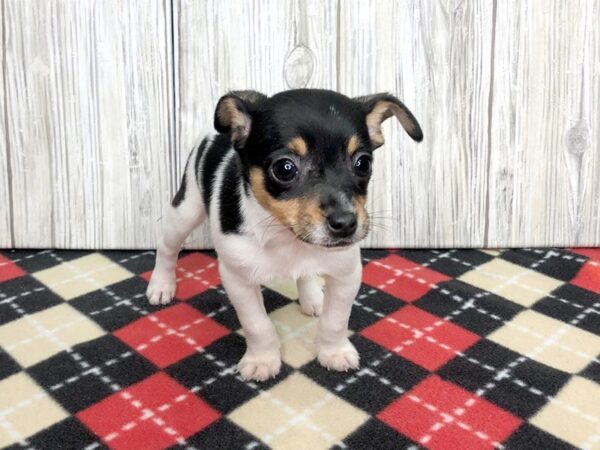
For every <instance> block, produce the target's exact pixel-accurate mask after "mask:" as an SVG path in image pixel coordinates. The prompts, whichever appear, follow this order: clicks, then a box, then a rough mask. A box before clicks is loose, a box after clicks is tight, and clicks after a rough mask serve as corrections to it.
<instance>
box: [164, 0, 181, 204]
mask: <svg viewBox="0 0 600 450" xmlns="http://www.w3.org/2000/svg"><path fill="white" fill-rule="evenodd" d="M175 2H176V0H168V3H170V5H171V7H170V8H169V11H168V17H167V18H166V20H165V24H167V26H168V27H170V28H171V29H170V30H167V38H169V39H167V40H170V45H169V43H168V42H167V49H166V51H167V58H166V63H167V64H170V65H171V67H167V70H169V71H170V73H171V83H170V86H169V88H170V90H171V92H170V94H171V95H170V97H171V98H170V99H169V102H170V103H171V114H169V116H170V117H169V128H170V139H169V145H170V147H171V148H170V149H169V150H168V151H169V154H170V157H169V160H170V161H171V163H172V164H173V166H172V167H171V170H170V171H169V175H170V177H171V179H170V180H169V181H170V183H169V184H170V186H171V192H170V193H169V196H170V197H172V196H173V195H174V193H175V192H176V191H177V187H178V186H177V183H178V180H179V146H178V141H179V140H178V136H177V119H178V117H177V116H178V115H177V103H178V102H177V96H178V82H177V74H178V73H179V71H178V70H177V67H176V66H177V63H178V61H177V48H176V47H177V46H176V31H177V30H175V8H176V4H175ZM169 31H170V36H169ZM169 47H170V48H169Z"/></svg>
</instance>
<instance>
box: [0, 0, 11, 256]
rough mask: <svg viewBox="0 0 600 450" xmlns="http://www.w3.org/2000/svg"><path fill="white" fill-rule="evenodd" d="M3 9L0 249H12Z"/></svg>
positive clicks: (0, 35)
mask: <svg viewBox="0 0 600 450" xmlns="http://www.w3.org/2000/svg"><path fill="white" fill-rule="evenodd" d="M3 19H4V8H3V7H2V5H1V4H0V55H1V56H0V63H1V64H2V66H0V248H2V247H12V224H11V220H10V218H11V209H12V208H11V205H10V201H11V198H10V188H9V183H10V176H9V172H8V159H9V148H8V145H7V143H8V141H7V139H6V129H5V124H6V116H5V115H4V113H5V111H6V103H5V101H4V51H3V48H2V42H3V41H4V29H3V24H4V20H3Z"/></svg>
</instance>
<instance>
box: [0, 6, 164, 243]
mask: <svg viewBox="0 0 600 450" xmlns="http://www.w3.org/2000/svg"><path fill="white" fill-rule="evenodd" d="M2 5H3V10H4V21H3V23H4V27H5V30H4V36H5V39H4V42H3V47H4V92H5V99H4V102H3V105H4V109H5V111H6V114H7V120H6V123H7V129H6V133H7V135H8V140H7V145H6V148H4V149H3V153H7V152H8V156H9V158H7V159H8V162H9V170H10V172H9V173H10V175H11V177H10V183H11V189H12V198H13V201H12V205H10V207H9V213H10V215H11V217H12V223H13V230H12V235H13V237H12V240H11V242H10V245H12V246H14V247H61V248H118V247H147V246H150V245H151V244H152V243H153V242H154V241H155V240H156V229H157V227H156V224H155V221H156V220H157V219H158V218H159V217H160V216H161V214H162V209H163V207H164V205H165V204H166V203H167V202H168V199H169V197H170V195H171V190H170V186H171V185H172V184H173V182H172V180H171V179H170V177H171V176H172V173H171V171H170V168H171V167H172V166H173V162H172V161H171V160H170V153H169V148H171V147H172V144H173V143H172V136H173V125H174V121H173V96H172V84H173V83H172V73H173V70H172V67H173V63H172V57H171V55H172V42H171V34H172V33H171V21H170V17H171V13H170V5H171V4H170V2H169V1H165V2H161V1H153V2H147V1H144V0H136V1H130V0H128V1H125V2H123V1H121V0H110V1H102V2H100V1H91V2H88V1H84V2H79V1H62V0H61V1H58V0H40V1H37V0H36V1H21V0H3V2H2ZM0 192H1V191H0ZM2 209H3V210H6V209H7V208H6V207H5V206H4V205H3V207H2ZM0 235H5V233H4V232H2V233H0ZM2 244H4V245H6V244H7V242H6V240H5V239H3V242H2Z"/></svg>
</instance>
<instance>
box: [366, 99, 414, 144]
mask: <svg viewBox="0 0 600 450" xmlns="http://www.w3.org/2000/svg"><path fill="white" fill-rule="evenodd" d="M392 115H394V116H396V118H397V119H398V120H399V121H400V123H401V124H402V126H403V127H404V129H405V130H406V131H407V132H413V131H414V128H415V127H414V124H413V122H412V121H411V120H410V118H409V117H408V116H407V115H406V113H405V112H404V110H402V108H400V107H399V106H398V105H396V104H395V103H392V102H388V101H385V100H382V101H379V102H377V103H376V104H375V107H374V108H373V109H372V111H371V112H370V113H369V114H367V128H368V129H369V136H370V137H371V141H373V144H375V145H376V146H380V145H383V143H384V139H383V133H382V131H381V124H382V122H383V121H384V120H386V119H389V118H390V117H392Z"/></svg>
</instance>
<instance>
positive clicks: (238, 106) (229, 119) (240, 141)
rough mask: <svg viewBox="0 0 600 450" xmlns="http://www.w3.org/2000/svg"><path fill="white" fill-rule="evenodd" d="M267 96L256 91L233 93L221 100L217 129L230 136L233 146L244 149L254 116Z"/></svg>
mask: <svg viewBox="0 0 600 450" xmlns="http://www.w3.org/2000/svg"><path fill="white" fill-rule="evenodd" d="M266 99H267V96H266V95H264V94H261V93H260V92H256V91H232V92H229V93H228V94H226V95H224V96H223V97H221V98H220V99H219V102H218V103H217V108H216V109H215V129H216V130H217V131H218V132H219V133H226V134H229V137H230V139H231V142H232V144H233V146H234V147H235V148H237V149H240V148H242V147H244V144H245V143H246V139H248V135H249V134H250V128H251V126H252V114H253V113H254V112H255V111H256V109H257V108H258V107H259V105H260V104H261V103H262V102H264V101H265V100H266Z"/></svg>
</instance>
